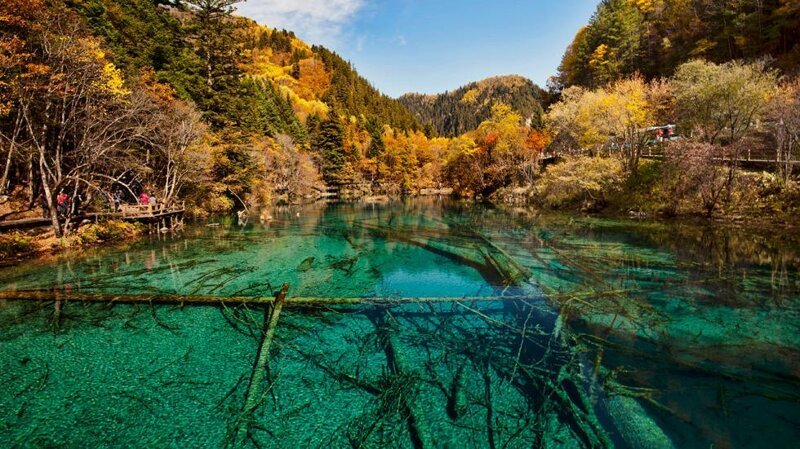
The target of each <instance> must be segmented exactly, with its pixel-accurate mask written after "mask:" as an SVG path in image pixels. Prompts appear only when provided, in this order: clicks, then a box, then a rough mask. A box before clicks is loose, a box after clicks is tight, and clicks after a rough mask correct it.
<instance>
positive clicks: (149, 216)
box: [0, 206, 186, 232]
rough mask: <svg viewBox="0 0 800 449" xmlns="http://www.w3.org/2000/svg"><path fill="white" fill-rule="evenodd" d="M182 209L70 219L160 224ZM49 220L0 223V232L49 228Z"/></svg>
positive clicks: (180, 213) (127, 211) (136, 209)
mask: <svg viewBox="0 0 800 449" xmlns="http://www.w3.org/2000/svg"><path fill="white" fill-rule="evenodd" d="M185 212H186V211H185V209H184V208H183V207H180V208H173V209H157V210H154V211H152V210H151V209H149V206H128V207H127V208H123V209H122V210H121V211H120V212H92V213H87V214H81V215H78V216H74V217H72V221H73V222H77V223H80V222H81V221H83V220H90V221H102V220H122V221H129V222H136V223H145V224H150V223H162V222H164V223H165V222H168V221H170V219H180V218H182V217H183V214H184V213H185ZM52 223H53V222H52V221H51V220H50V219H49V218H23V219H20V220H4V221H0V232H8V231H13V230H21V229H32V228H40V227H46V226H51V225H52Z"/></svg>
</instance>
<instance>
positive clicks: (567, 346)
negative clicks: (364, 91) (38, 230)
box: [0, 199, 800, 449]
mask: <svg viewBox="0 0 800 449" xmlns="http://www.w3.org/2000/svg"><path fill="white" fill-rule="evenodd" d="M273 216H274V218H275V219H274V220H273V221H271V222H269V223H265V224H262V223H257V222H256V223H252V222H251V223H249V224H245V225H243V226H240V225H238V224H236V223H232V222H230V221H229V220H222V221H221V222H220V223H218V225H216V226H207V225H190V226H187V228H186V229H185V230H184V231H182V232H181V233H179V234H175V235H166V236H153V237H150V238H147V239H144V240H142V241H139V242H135V243H132V244H128V245H124V246H116V247H105V248H100V249H93V250H86V251H81V252H75V253H65V254H61V255H58V256H49V257H45V258H41V259H36V260H29V261H25V262H22V263H18V264H14V265H9V264H6V265H5V266H2V265H0V294H2V297H3V298H5V299H2V300H0V353H2V357H0V447H4V448H5V447H8V448H16V447H69V448H73V447H74V448H94V447H97V448H121V447H125V448H128V447H148V448H162V447H164V448H187V447H199V448H222V447H231V448H233V447H248V448H329V447H334V448H429V447H430V448H531V447H533V448H561V447H564V448H589V447H619V448H636V449H638V448H698V449H699V448H710V447H713V448H772V447H797V445H798V443H797V442H798V441H800V271H799V270H800V236H798V235H797V233H796V231H791V230H785V229H778V228H776V229H751V228H746V227H728V226H719V225H718V226H713V225H711V224H709V223H698V224H691V223H671V222H651V221H634V220H625V219H622V220H619V219H605V218H594V217H581V216H570V215H563V214H551V213H547V214H540V213H536V212H534V211H531V210H526V209H510V208H506V209H503V208H493V207H489V206H483V205H477V204H464V203H457V202H451V201H447V200H437V199H426V200H409V201H404V202H401V201H398V202H392V203H389V204H361V203H353V204H328V205H324V204H318V205H310V206H303V207H287V208H283V209H277V210H276V211H274V212H273ZM283 284H288V286H289V289H288V292H287V299H286V303H285V305H284V306H283V309H282V311H280V314H279V315H277V326H276V327H275V328H274V339H273V340H272V344H271V346H270V347H269V349H270V350H269V351H267V355H268V357H267V359H268V363H267V364H266V366H265V367H263V369H264V370H266V374H265V376H264V380H263V382H257V380H258V376H255V377H254V373H256V372H259V371H260V370H262V367H260V366H259V363H258V356H259V352H260V347H261V346H262V345H263V342H262V340H263V337H264V333H265V329H266V327H267V326H266V325H265V323H266V322H267V321H268V319H269V317H270V313H271V310H272V309H271V305H269V304H264V303H259V302H258V301H254V303H250V304H248V303H247V298H272V297H274V296H275V295H276V293H277V291H278V290H280V288H281V286H282V285H283ZM48 295H49V296H48ZM71 297H72V298H71ZM89 297H91V298H93V299H95V301H81V300H78V299H81V298H83V299H86V298H89ZM55 298H58V301H55V300H54V299H55ZM104 298H107V300H104ZM176 298H178V299H179V298H187V300H186V301H185V302H183V303H182V302H181V301H180V300H178V299H176ZM190 298H206V299H207V300H205V301H203V302H201V303H194V302H192V301H190V300H189V299H190ZM226 298H235V300H231V301H230V302H226V301H225V299H226ZM293 298H294V299H293ZM98 299H100V300H99V301H98ZM300 300H302V302H301V301H300ZM254 379H255V380H254ZM254 384H256V385H255V388H254ZM254 392H257V395H255V394H254ZM248 405H249V406H252V408H248Z"/></svg>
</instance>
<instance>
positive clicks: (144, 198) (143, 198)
mask: <svg viewBox="0 0 800 449" xmlns="http://www.w3.org/2000/svg"><path fill="white" fill-rule="evenodd" d="M139 204H141V205H142V206H147V205H148V204H150V195H148V194H147V191H146V190H142V194H141V195H139Z"/></svg>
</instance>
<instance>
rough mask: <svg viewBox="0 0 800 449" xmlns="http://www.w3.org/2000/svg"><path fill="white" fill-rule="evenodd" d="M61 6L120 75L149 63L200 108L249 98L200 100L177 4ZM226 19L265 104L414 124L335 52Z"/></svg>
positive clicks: (110, 0)
mask: <svg viewBox="0 0 800 449" xmlns="http://www.w3.org/2000/svg"><path fill="white" fill-rule="evenodd" d="M67 4H68V5H69V6H70V7H71V8H72V9H74V10H76V11H77V12H78V13H79V14H81V15H82V16H83V17H84V18H85V19H86V22H87V24H88V25H89V27H90V28H91V29H92V31H93V33H94V34H95V35H97V36H100V37H102V38H103V39H104V41H105V42H106V44H107V45H108V46H109V48H110V49H111V50H112V51H113V53H114V57H115V61H116V62H117V65H118V66H120V67H121V68H123V69H124V70H126V71H128V72H136V71H138V70H139V69H140V68H142V67H152V68H153V69H154V71H155V74H156V77H157V78H158V79H159V81H162V82H165V83H167V84H169V85H170V86H171V87H172V88H173V89H175V91H176V92H177V93H178V95H179V96H180V97H181V98H183V99H188V100H193V101H194V102H195V103H197V104H198V106H199V107H201V109H204V110H207V109H215V110H217V111H219V112H220V114H221V115H226V114H225V113H224V111H222V109H224V108H226V107H229V105H233V104H235V103H237V100H239V99H241V98H243V97H247V96H252V95H253V92H252V89H245V90H244V91H231V92H229V95H228V96H227V98H221V99H216V101H214V100H215V99H208V98H204V97H206V96H207V91H208V89H207V86H206V80H205V79H204V78H203V76H202V72H203V67H202V64H201V61H198V59H197V57H196V54H195V52H193V51H192V48H191V45H190V43H191V42H192V41H193V40H196V38H195V37H194V36H193V33H196V32H197V30H193V29H192V27H191V26H190V25H189V24H188V23H187V21H188V20H189V18H190V17H191V16H190V13H189V10H188V9H187V8H186V7H184V6H180V5H181V4H180V3H178V2H175V3H174V4H172V3H169V2H164V1H162V0H126V1H120V0H68V1H67ZM175 5H178V6H175ZM233 22H234V23H233V24H231V27H230V29H229V33H230V34H231V38H232V39H231V41H230V44H231V46H230V56H231V58H232V59H233V60H235V63H236V65H237V66H238V69H239V72H238V74H240V75H241V74H243V75H246V76H248V77H251V78H254V79H256V80H259V79H260V80H269V81H270V82H271V84H272V85H273V87H274V89H266V91H265V92H257V94H259V95H266V96H267V97H274V95H273V93H277V94H279V95H280V96H281V97H282V98H281V99H275V98H273V99H271V101H272V102H273V103H280V101H281V100H285V99H287V98H288V100H289V101H290V102H291V104H292V107H293V108H294V110H295V113H296V114H297V115H298V117H299V118H300V119H301V121H305V119H306V118H307V117H308V116H310V115H325V114H327V112H328V111H329V110H330V109H333V110H335V111H336V112H337V113H338V114H342V115H346V116H355V117H360V116H365V117H367V118H374V119H376V120H377V121H378V122H380V123H381V124H386V125H391V126H392V127H394V128H398V129H403V130H416V129H419V128H420V125H419V123H418V122H417V120H416V119H415V118H414V116H413V115H412V114H411V113H410V112H409V111H408V110H407V109H406V108H405V107H404V106H403V105H401V104H400V103H399V102H398V101H397V100H395V99H393V98H390V97H388V96H387V95H384V94H382V93H381V92H379V91H378V90H377V89H375V88H374V87H373V86H372V85H371V84H370V83H369V82H368V81H367V80H366V79H364V78H363V77H362V76H361V75H359V74H358V72H356V70H355V69H354V68H353V67H352V65H351V64H350V63H348V62H347V61H345V60H344V59H342V58H341V57H340V56H339V55H337V54H336V53H334V52H332V51H330V50H328V49H326V48H324V47H321V46H310V45H309V44H306V43H305V42H303V41H301V40H300V39H298V38H297V37H296V36H295V35H294V33H292V32H291V31H285V30H277V29H270V28H268V27H265V26H260V25H258V24H256V23H255V22H253V21H252V20H249V19H245V18H242V17H234V19H233ZM248 90H249V91H248ZM272 91H274V92H272ZM237 97H238V98H237ZM219 100H225V101H222V102H221V101H219ZM240 112H241V111H229V112H228V113H227V117H223V118H219V119H218V120H217V121H218V122H219V124H220V125H225V126H227V125H229V124H230V123H231V122H237V121H238V118H239V116H241V113H240ZM211 121H212V123H213V122H214V121H213V120H211ZM234 124H237V125H239V124H240V123H234Z"/></svg>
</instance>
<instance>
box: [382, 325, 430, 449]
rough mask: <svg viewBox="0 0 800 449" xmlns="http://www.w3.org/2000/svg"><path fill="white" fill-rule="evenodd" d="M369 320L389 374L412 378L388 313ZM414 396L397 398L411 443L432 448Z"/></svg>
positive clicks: (428, 433) (411, 393)
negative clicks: (377, 337)
mask: <svg viewBox="0 0 800 449" xmlns="http://www.w3.org/2000/svg"><path fill="white" fill-rule="evenodd" d="M370 320H371V321H372V324H373V325H374V326H375V330H376V332H377V333H378V336H379V338H380V341H381V344H382V346H383V351H384V353H385V355H386V363H387V365H388V367H389V370H390V372H391V373H392V374H394V375H395V376H408V375H411V376H413V374H414V373H413V371H412V370H411V369H410V368H409V366H408V363H407V362H406V360H405V356H404V354H403V353H402V352H400V346H399V344H398V341H397V329H396V327H395V326H393V325H392V324H390V321H392V320H393V318H392V317H391V315H390V314H389V312H388V311H384V312H383V313H381V314H375V315H372V316H370ZM414 388H416V387H414ZM404 393H409V395H408V396H406V394H404ZM415 396H416V392H415V391H414V390H412V391H407V392H406V391H403V392H401V397H399V398H397V399H399V401H400V404H401V405H402V407H403V408H404V409H405V410H403V412H404V414H405V415H406V419H407V422H408V430H409V433H410V437H411V442H412V443H413V445H414V447H415V448H416V449H428V448H433V447H435V445H434V443H433V440H432V439H431V433H430V429H429V428H428V423H427V421H425V416H424V414H423V413H422V411H421V410H420V409H419V407H418V406H417V404H416V403H415V400H414V399H415Z"/></svg>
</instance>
